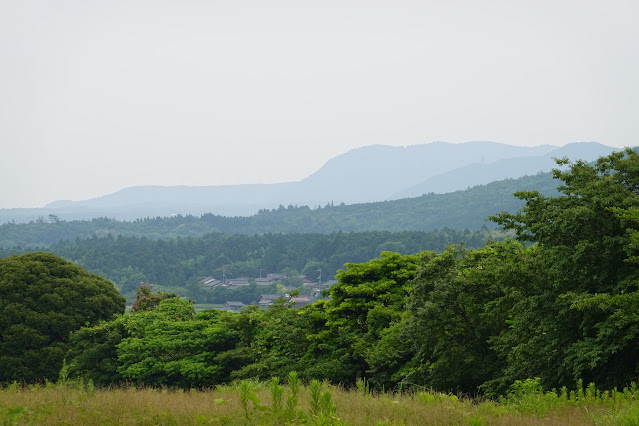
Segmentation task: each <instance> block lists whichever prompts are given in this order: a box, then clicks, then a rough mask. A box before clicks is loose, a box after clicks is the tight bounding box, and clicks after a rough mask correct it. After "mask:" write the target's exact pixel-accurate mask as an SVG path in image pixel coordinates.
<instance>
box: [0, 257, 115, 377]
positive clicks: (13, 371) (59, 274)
mask: <svg viewBox="0 0 639 426" xmlns="http://www.w3.org/2000/svg"><path fill="white" fill-rule="evenodd" d="M124 303H125V300H124V298H123V297H121V296H120V295H119V294H118V292H117V290H116V289H115V287H114V286H113V284H112V283H111V282H110V281H107V280H105V279H103V278H101V277H99V276H97V275H93V274H89V273H88V272H86V271H85V270H84V269H82V268H80V267H78V266H76V265H74V264H73V263H71V262H68V261H66V260H64V259H62V258H59V257H57V256H55V255H52V254H49V253H29V254H24V255H20V256H11V257H8V258H2V259H0V382H8V381H13V380H19V381H25V382H35V381H41V380H44V379H49V380H54V379H57V377H58V373H59V371H60V368H61V367H62V360H63V358H64V355H65V352H66V350H67V346H68V339H69V333H70V332H71V331H73V330H77V329H79V328H80V327H81V326H83V325H86V324H96V323H98V322H99V321H102V320H109V319H112V318H113V317H114V315H115V314H117V313H122V312H124Z"/></svg>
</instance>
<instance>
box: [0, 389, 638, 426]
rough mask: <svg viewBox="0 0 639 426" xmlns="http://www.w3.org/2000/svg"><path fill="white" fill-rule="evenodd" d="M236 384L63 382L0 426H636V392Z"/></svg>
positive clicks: (11, 401) (1, 409)
mask: <svg viewBox="0 0 639 426" xmlns="http://www.w3.org/2000/svg"><path fill="white" fill-rule="evenodd" d="M296 386H297V390H295V389H292V386H282V385H280V384H279V383H277V382H273V383H262V384H258V383H254V382H246V381H245V382H240V383H237V384H235V385H229V386H221V387H219V388H216V389H214V390H208V391H201V390H186V391H184V390H169V389H152V388H134V387H124V388H114V389H95V388H93V386H92V385H91V384H90V383H89V384H83V383H78V382H70V383H65V384H55V385H54V384H45V385H31V386H20V385H17V384H14V385H11V386H8V387H5V388H4V389H2V390H0V424H3V425H14V424H17V425H21V424H43V425H44V424H46V425H61V424H65V425H68V424H72V425H75V424H77V425H92V424H96V425H97V424H99V425H111V424H113V425H152V424H168V425H196V424H214V425H218V424H219V425H246V424H323V425H329V424H347V425H431V424H432V425H449V424H453V425H457V424H458V425H529V424H530V425H536V424H544V425H587V424H595V425H613V424H614V425H616V424H620V425H637V424H639V402H637V397H638V396H639V392H637V391H636V389H634V388H632V389H624V390H623V391H618V392H617V391H613V392H598V391H597V390H596V389H594V386H593V387H591V388H586V389H585V390H581V391H577V392H573V393H572V394H571V393H570V392H567V391H566V392H557V393H541V392H537V391H533V392H527V393H521V392H520V393H519V394H513V395H511V397H509V398H508V399H507V400H504V401H502V402H500V403H496V402H491V401H476V400H464V399H459V398H457V397H456V396H453V395H444V394H438V393H431V392H417V393H411V394H409V393H404V394H391V393H386V394H372V393H370V392H368V391H367V389H366V387H365V386H364V385H362V386H359V389H356V390H351V391H347V390H344V389H340V388H337V387H332V386H328V385H325V384H320V383H319V382H314V383H311V384H310V385H306V386H303V385H296Z"/></svg>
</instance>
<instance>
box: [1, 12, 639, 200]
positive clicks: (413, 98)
mask: <svg viewBox="0 0 639 426" xmlns="http://www.w3.org/2000/svg"><path fill="white" fill-rule="evenodd" d="M638 20H639V1H637V0H606V1H604V0H550V1H546V0H535V1H532V0H526V1H517V0H504V1H493V0H482V1H477V0H447V1H443V0H421V1H418V0H414V1H407V0H394V1H373V0H366V1H348V0H342V1H327V0H324V1H305V0H291V1H281V0H270V1H263V0H259V1H258V0H248V1H243V0H233V1H215V0H208V1H205V0H202V1H195V0H179V1H177V0H175V1H158V0H152V1H136V0H126V1H124V0H122V1H103V0H67V1H65V0H56V1H50V0H43V1H30V0H19V1H17V0H0V143H1V152H0V180H1V182H2V183H1V184H0V208H2V207H34V206H42V205H44V204H45V203H48V202H51V201H54V200H58V199H73V200H80V199H88V198H93V197H96V196H100V195H105V194H108V193H111V192H114V191H117V190H119V189H122V188H124V187H127V186H134V185H150V184H153V185H218V184H234V183H258V182H261V183H271V182H281V181H291V180H299V179H302V178H303V177H305V176H307V175H309V174H310V173H312V172H314V171H315V170H317V169H318V168H319V167H320V166H321V165H322V164H323V163H324V162H326V161H327V160H328V159H330V158H331V157H334V156H336V155H338V154H341V153H343V152H346V151H348V150H350V149H352V148H356V147H360V146H365V145H371V144H387V145H412V144H419V143H427V142H432V141H435V140H443V141H449V142H466V141H471V140H491V141H496V142H502V143H508V144H513V145H539V144H553V145H564V144H566V143H569V142H575V141H598V142H601V143H604V144H606V145H612V146H618V147H622V146H626V145H637V144H639V25H637V22H638Z"/></svg>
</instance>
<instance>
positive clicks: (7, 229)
mask: <svg viewBox="0 0 639 426" xmlns="http://www.w3.org/2000/svg"><path fill="white" fill-rule="evenodd" d="M557 184H558V182H557V181H554V180H553V179H552V176H551V174H550V173H542V174H538V175H535V176H525V177H522V178H519V179H507V180H503V181H498V182H492V183H490V184H487V185H480V186H476V187H473V188H469V189H467V190H464V191H457V192H453V193H449V194H426V195H423V196H421V197H417V198H406V199H401V200H394V201H384V202H377V203H364V204H353V205H339V206H337V205H335V206H333V205H327V206H325V207H322V208H318V209H310V208H308V207H307V206H302V207H294V206H288V207H284V206H281V207H280V208H279V209H274V210H261V211H260V212H259V213H258V214H256V215H254V216H249V217H223V216H216V215H212V214H206V215H203V216H200V217H195V216H176V217H169V218H147V219H141V220H136V221H132V222H126V221H117V220H111V219H106V218H101V219H93V220H89V221H62V220H58V219H57V218H56V217H54V216H53V217H48V218H41V219H39V220H36V221H32V222H30V223H26V224H17V223H6V224H3V225H1V226H0V247H5V248H7V247H16V246H21V247H23V248H32V247H46V246H49V245H51V244H54V243H56V242H57V241H60V240H73V239H75V238H78V237H79V238H87V237H91V236H93V235H97V236H104V235H107V234H112V235H125V236H127V235H129V236H133V235H135V236H145V237H147V238H173V237H178V236H181V237H186V236H201V235H205V234H207V233H210V232H224V233H243V234H262V233H269V232H284V233H324V234H326V233H331V232H338V231H344V232H363V231H393V232H399V231H432V230H435V229H442V228H445V227H448V228H453V229H470V230H477V229H481V228H482V227H483V226H487V227H489V228H490V227H493V228H494V227H495V225H494V224H491V223H490V222H487V221H486V220H485V219H486V218H487V217H488V216H490V215H493V214H495V213H496V212H500V211H509V212H514V211H516V210H517V209H519V208H520V207H521V206H522V204H523V202H522V201H521V200H519V199H517V198H516V197H514V196H513V195H512V194H513V193H514V192H516V191H520V190H538V191H540V192H541V193H542V194H544V195H554V194H555V193H556V186H557Z"/></svg>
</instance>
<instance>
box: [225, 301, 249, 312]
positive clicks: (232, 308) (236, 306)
mask: <svg viewBox="0 0 639 426" xmlns="http://www.w3.org/2000/svg"><path fill="white" fill-rule="evenodd" d="M243 308H244V303H242V302H240V301H235V300H227V301H226V303H225V304H224V309H226V310H227V311H229V312H239V311H241V310H242V309H243Z"/></svg>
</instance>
